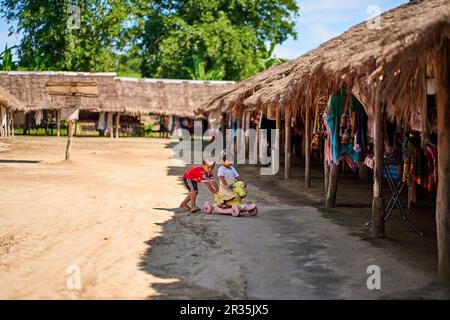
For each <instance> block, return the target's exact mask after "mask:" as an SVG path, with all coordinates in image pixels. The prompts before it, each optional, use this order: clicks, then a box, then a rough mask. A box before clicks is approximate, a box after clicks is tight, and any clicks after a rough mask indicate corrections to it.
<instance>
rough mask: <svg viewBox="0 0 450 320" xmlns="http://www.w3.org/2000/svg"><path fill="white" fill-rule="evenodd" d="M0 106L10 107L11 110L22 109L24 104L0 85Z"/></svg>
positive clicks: (24, 108)
mask: <svg viewBox="0 0 450 320" xmlns="http://www.w3.org/2000/svg"><path fill="white" fill-rule="evenodd" d="M0 107H4V108H6V109H10V110H11V111H24V110H26V107H25V105H24V104H23V103H22V102H20V101H19V100H17V99H16V97H14V96H13V95H12V94H10V93H9V92H8V91H6V89H4V88H3V87H1V86H0Z"/></svg>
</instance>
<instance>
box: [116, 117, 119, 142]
mask: <svg viewBox="0 0 450 320" xmlns="http://www.w3.org/2000/svg"><path fill="white" fill-rule="evenodd" d="M119 128H120V112H117V113H116V139H119Z"/></svg>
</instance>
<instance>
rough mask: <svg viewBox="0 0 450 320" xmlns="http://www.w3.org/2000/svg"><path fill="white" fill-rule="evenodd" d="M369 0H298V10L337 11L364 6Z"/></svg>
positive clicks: (313, 11) (305, 11)
mask: <svg viewBox="0 0 450 320" xmlns="http://www.w3.org/2000/svg"><path fill="white" fill-rule="evenodd" d="M368 2H370V1H361V0H338V1H336V0H305V1H301V0H300V1H298V4H299V5H300V12H303V13H308V14H310V13H321V12H327V11H328V12H330V13H332V12H337V11H351V10H354V9H357V8H365V7H367V5H368Z"/></svg>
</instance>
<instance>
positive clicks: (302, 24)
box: [0, 0, 408, 59]
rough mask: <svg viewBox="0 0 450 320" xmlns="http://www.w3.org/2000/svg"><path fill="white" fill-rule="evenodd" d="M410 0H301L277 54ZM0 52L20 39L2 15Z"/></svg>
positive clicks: (308, 46)
mask: <svg viewBox="0 0 450 320" xmlns="http://www.w3.org/2000/svg"><path fill="white" fill-rule="evenodd" d="M405 2H408V0H298V4H299V6H300V16H299V17H298V18H297V21H296V30H297V33H298V37H297V40H294V39H291V38H290V39H288V40H287V41H286V42H285V43H283V44H282V45H280V46H277V47H276V48H275V52H274V55H275V56H276V57H278V58H288V59H292V58H295V57H298V56H300V55H302V54H303V53H305V52H308V51H309V50H312V49H314V48H316V47H317V46H319V45H320V44H321V43H322V42H324V41H327V40H329V39H330V38H332V37H335V36H337V35H339V34H341V33H342V32H344V31H345V30H347V29H348V28H350V27H351V26H353V25H355V24H357V23H359V22H362V21H365V20H367V19H368V18H369V17H370V16H371V14H370V13H368V12H367V9H368V8H369V6H377V7H378V8H380V10H381V12H383V11H386V10H389V9H392V8H394V7H397V6H399V5H400V4H402V3H405ZM0 19H1V20H0V52H1V51H3V49H4V48H5V45H6V43H7V44H8V46H13V45H15V44H17V43H18V42H19V38H18V36H17V35H12V36H10V37H8V25H7V24H6V22H5V21H4V20H3V18H0Z"/></svg>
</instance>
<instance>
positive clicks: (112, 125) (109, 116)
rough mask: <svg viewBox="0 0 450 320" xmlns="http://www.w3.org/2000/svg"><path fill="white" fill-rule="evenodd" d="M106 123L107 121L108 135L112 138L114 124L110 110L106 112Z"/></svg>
mask: <svg viewBox="0 0 450 320" xmlns="http://www.w3.org/2000/svg"><path fill="white" fill-rule="evenodd" d="M108 123H109V127H108V130H109V137H110V138H111V139H113V138H114V130H113V129H114V124H113V114H112V112H108Z"/></svg>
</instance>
